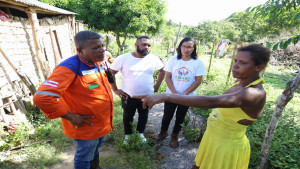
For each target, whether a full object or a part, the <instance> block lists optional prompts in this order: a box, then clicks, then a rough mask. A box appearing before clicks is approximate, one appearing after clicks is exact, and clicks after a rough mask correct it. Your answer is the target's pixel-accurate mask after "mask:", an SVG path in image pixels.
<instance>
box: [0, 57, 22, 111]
mask: <svg viewBox="0 0 300 169" xmlns="http://www.w3.org/2000/svg"><path fill="white" fill-rule="evenodd" d="M0 67H1V68H2V70H3V73H4V75H5V77H6V80H7V81H8V83H9V84H10V85H11V86H12V89H13V91H14V99H16V105H17V107H18V109H20V110H21V111H22V112H23V113H27V111H26V109H24V107H25V106H24V104H23V102H22V97H18V96H16V93H19V89H18V88H17V87H16V86H15V85H14V84H13V82H12V81H11V79H10V77H9V75H8V74H7V71H6V69H5V67H4V66H3V64H2V63H1V62H0Z"/></svg>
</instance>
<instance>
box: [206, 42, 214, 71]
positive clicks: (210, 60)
mask: <svg viewBox="0 0 300 169" xmlns="http://www.w3.org/2000/svg"><path fill="white" fill-rule="evenodd" d="M214 49H215V42H213V47H212V49H211V54H210V58H209V65H208V70H207V76H208V75H209V71H210V66H211V62H212V58H213V53H214Z"/></svg>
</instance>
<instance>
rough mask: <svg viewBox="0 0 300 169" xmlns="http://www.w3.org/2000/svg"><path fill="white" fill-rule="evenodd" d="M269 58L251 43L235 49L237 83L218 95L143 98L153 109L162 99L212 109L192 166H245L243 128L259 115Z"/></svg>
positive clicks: (205, 168)
mask: <svg viewBox="0 0 300 169" xmlns="http://www.w3.org/2000/svg"><path fill="white" fill-rule="evenodd" d="M269 58H270V51H269V50H268V49H267V48H265V47H262V46H261V45H257V44H252V45H249V46H246V47H242V48H239V49H238V52H237V55H236V56H235V59H234V64H233V66H232V75H233V77H235V78H237V81H236V84H234V85H233V86H232V87H230V88H229V89H228V90H226V91H225V92H224V93H223V94H222V95H218V96H184V95H178V94H153V95H148V96H145V97H144V98H143V104H144V106H146V105H147V106H149V108H152V106H153V105H154V104H157V103H161V102H163V101H168V102H173V103H176V104H182V105H186V106H190V107H199V108H215V109H214V110H213V112H212V113H211V114H210V116H209V118H208V123H207V129H206V132H205V134H204V136H203V138H202V141H201V143H200V146H199V149H198V152H197V155H196V158H195V165H194V166H193V168H192V169H197V168H201V169H247V168H248V164H249V159H250V144H249V140H248V138H247V136H246V135H245V132H246V128H247V127H248V126H249V125H250V124H252V123H253V122H254V121H255V120H256V119H257V118H259V117H260V116H261V114H262V112H263V108H264V105H265V102H266V93H265V90H264V88H263V86H262V83H263V79H262V78H261V77H260V76H259V73H260V71H262V70H263V69H264V68H265V67H266V65H267V63H268V61H269Z"/></svg>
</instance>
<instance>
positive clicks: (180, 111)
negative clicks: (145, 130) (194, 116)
mask: <svg viewBox="0 0 300 169" xmlns="http://www.w3.org/2000/svg"><path fill="white" fill-rule="evenodd" d="M176 108H177V110H176V120H175V126H174V128H173V133H179V131H180V130H181V124H182V123H183V121H184V117H185V115H186V113H187V111H188V109H189V107H188V106H183V105H180V104H175V103H170V102H167V101H166V102H165V104H164V116H163V119H162V124H161V129H162V130H168V128H169V125H170V122H171V120H172V118H173V116H174V113H175V109H176Z"/></svg>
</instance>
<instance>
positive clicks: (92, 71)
mask: <svg viewBox="0 0 300 169" xmlns="http://www.w3.org/2000/svg"><path fill="white" fill-rule="evenodd" d="M81 73H82V75H90V74H94V73H96V71H95V69H91V70H83V71H82V72H81Z"/></svg>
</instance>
